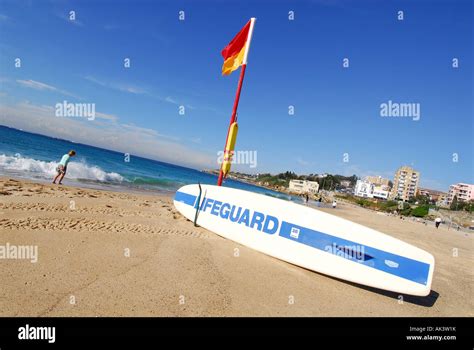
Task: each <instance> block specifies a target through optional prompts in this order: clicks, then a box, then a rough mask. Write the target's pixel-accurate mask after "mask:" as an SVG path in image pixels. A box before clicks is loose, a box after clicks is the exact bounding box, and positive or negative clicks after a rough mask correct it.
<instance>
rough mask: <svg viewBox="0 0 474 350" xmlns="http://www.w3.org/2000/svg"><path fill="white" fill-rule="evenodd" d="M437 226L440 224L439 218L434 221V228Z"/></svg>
mask: <svg viewBox="0 0 474 350" xmlns="http://www.w3.org/2000/svg"><path fill="white" fill-rule="evenodd" d="M439 224H441V218H439V217H438V218H436V220H435V225H436V228H438V227H439Z"/></svg>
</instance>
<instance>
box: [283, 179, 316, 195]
mask: <svg viewBox="0 0 474 350" xmlns="http://www.w3.org/2000/svg"><path fill="white" fill-rule="evenodd" d="M289 190H290V191H291V192H294V193H300V194H301V193H311V194H316V193H318V190H319V184H318V183H317V182H316V181H308V180H290V186H289Z"/></svg>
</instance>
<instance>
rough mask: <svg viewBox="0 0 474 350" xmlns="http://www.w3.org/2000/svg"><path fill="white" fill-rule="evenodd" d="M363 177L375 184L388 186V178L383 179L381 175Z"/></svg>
mask: <svg viewBox="0 0 474 350" xmlns="http://www.w3.org/2000/svg"><path fill="white" fill-rule="evenodd" d="M365 179H366V180H367V181H369V182H370V183H373V184H374V185H375V186H388V185H389V182H390V180H389V179H384V178H383V177H382V176H366V177H365Z"/></svg>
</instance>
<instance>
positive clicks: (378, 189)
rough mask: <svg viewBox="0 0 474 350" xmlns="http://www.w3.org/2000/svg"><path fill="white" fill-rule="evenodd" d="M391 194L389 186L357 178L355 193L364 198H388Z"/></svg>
mask: <svg viewBox="0 0 474 350" xmlns="http://www.w3.org/2000/svg"><path fill="white" fill-rule="evenodd" d="M389 194H390V191H389V187H388V186H375V185H374V184H373V183H371V182H370V181H367V180H357V183H356V185H355V188H354V195H355V196H357V197H363V198H380V199H387V198H388V196H389Z"/></svg>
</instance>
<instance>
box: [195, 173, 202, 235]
mask: <svg viewBox="0 0 474 350" xmlns="http://www.w3.org/2000/svg"><path fill="white" fill-rule="evenodd" d="M198 185H199V196H198V198H197V205H196V214H195V215H194V226H196V227H198V224H197V219H198V215H199V209H201V208H200V206H201V205H200V204H201V193H202V188H201V183H200V182H199V183H198Z"/></svg>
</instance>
